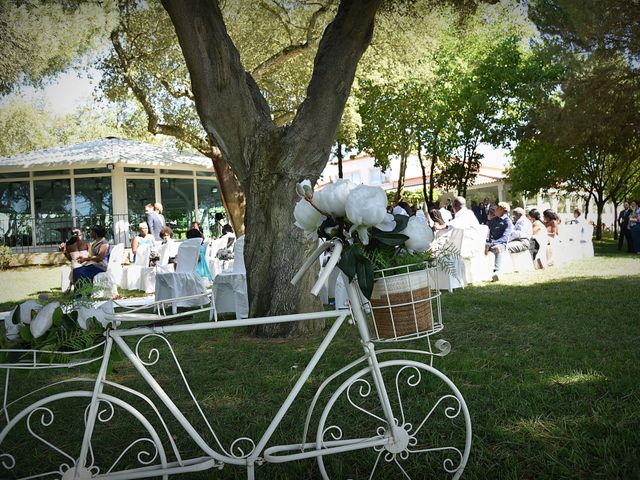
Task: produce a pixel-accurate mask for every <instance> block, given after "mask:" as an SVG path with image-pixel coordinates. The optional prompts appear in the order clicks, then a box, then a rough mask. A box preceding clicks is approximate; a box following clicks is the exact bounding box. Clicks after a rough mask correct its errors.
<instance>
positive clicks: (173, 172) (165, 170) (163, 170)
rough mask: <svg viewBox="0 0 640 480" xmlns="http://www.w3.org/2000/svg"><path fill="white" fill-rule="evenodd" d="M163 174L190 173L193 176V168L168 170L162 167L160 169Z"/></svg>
mask: <svg viewBox="0 0 640 480" xmlns="http://www.w3.org/2000/svg"><path fill="white" fill-rule="evenodd" d="M160 173H161V174H163V175H164V174H169V175H189V176H193V172H192V171H191V170H167V169H162V170H160Z"/></svg>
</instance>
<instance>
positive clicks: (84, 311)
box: [78, 307, 106, 330]
mask: <svg viewBox="0 0 640 480" xmlns="http://www.w3.org/2000/svg"><path fill="white" fill-rule="evenodd" d="M105 315H106V313H105V312H104V310H102V309H98V308H92V307H80V308H78V325H80V328H82V329H83V330H88V329H89V327H91V325H89V323H88V320H89V319H90V318H92V317H93V318H95V319H96V321H98V322H99V323H100V324H101V325H102V326H103V327H104V326H105V323H106V321H105Z"/></svg>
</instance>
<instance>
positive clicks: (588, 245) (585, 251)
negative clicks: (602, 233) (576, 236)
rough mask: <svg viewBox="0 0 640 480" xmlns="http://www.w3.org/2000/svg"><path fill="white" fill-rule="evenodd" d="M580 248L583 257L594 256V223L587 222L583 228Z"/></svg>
mask: <svg viewBox="0 0 640 480" xmlns="http://www.w3.org/2000/svg"><path fill="white" fill-rule="evenodd" d="M580 250H581V254H582V257H583V258H589V257H593V225H591V224H590V223H587V224H585V225H584V226H583V228H582V236H581V237H580Z"/></svg>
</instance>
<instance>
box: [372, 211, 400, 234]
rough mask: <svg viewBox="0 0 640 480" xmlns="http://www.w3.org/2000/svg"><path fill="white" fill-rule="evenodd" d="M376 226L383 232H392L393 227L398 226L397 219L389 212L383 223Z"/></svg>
mask: <svg viewBox="0 0 640 480" xmlns="http://www.w3.org/2000/svg"><path fill="white" fill-rule="evenodd" d="M376 228H377V229H379V230H382V231H383V232H392V231H393V229H394V228H396V221H395V220H394V218H393V215H391V214H390V213H387V216H386V217H385V218H384V220H383V221H382V222H381V223H379V224H378V225H376Z"/></svg>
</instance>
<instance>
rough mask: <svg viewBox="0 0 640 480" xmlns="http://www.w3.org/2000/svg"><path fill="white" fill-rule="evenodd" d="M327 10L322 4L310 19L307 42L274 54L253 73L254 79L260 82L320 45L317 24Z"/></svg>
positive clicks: (264, 5)
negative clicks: (281, 66) (269, 73)
mask: <svg viewBox="0 0 640 480" xmlns="http://www.w3.org/2000/svg"><path fill="white" fill-rule="evenodd" d="M261 5H263V7H264V8H265V9H267V10H269V11H270V12H272V13H273V14H274V15H276V16H277V17H278V18H280V16H279V15H278V14H277V12H273V10H271V9H270V7H269V6H268V5H266V3H265V2H261ZM327 10H328V7H327V5H324V4H320V6H319V8H318V9H317V10H316V11H315V12H313V13H312V14H311V16H310V17H309V21H308V22H307V26H306V28H305V31H306V33H305V37H306V40H305V41H304V42H302V43H298V44H293V43H292V44H291V45H288V46H287V47H285V48H283V49H282V50H280V51H279V52H277V53H275V54H273V55H272V56H271V57H269V58H267V59H266V60H265V61H263V62H262V63H260V64H259V65H257V66H256V67H255V68H254V69H253V70H252V71H251V75H252V76H253V78H254V79H256V80H257V81H259V80H260V79H261V78H262V77H263V76H264V75H265V74H266V73H267V72H269V71H270V70H272V69H274V68H276V67H278V66H280V65H282V64H284V63H286V62H287V61H288V60H291V59H292V58H295V57H297V56H299V55H303V54H304V53H305V52H307V51H308V50H309V49H311V48H314V47H315V46H316V45H317V44H318V37H317V36H316V35H315V30H316V23H317V22H318V19H319V18H320V15H322V14H323V13H325V12H326V11H327ZM282 23H283V24H284V23H285V22H284V21H283V22H282ZM285 29H286V30H287V32H288V34H289V37H290V38H291V32H290V30H289V28H288V25H285Z"/></svg>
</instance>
